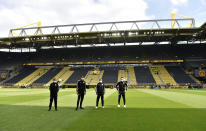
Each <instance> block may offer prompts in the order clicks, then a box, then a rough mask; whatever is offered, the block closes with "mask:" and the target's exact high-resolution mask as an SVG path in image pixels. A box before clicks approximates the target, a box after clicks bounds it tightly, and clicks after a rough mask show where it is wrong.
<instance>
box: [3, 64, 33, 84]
mask: <svg viewBox="0 0 206 131" xmlns="http://www.w3.org/2000/svg"><path fill="white" fill-rule="evenodd" d="M35 70H36V68H35V67H33V66H26V67H23V68H22V69H21V70H20V71H19V73H18V74H17V75H15V76H13V77H12V78H10V79H8V80H7V81H5V82H4V85H14V84H16V83H17V82H19V81H21V80H22V79H24V78H25V77H27V76H28V75H30V74H31V73H33V72H34V71H35Z"/></svg>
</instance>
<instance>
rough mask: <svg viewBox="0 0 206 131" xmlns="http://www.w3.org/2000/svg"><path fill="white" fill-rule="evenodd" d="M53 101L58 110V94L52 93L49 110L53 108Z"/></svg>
mask: <svg viewBox="0 0 206 131" xmlns="http://www.w3.org/2000/svg"><path fill="white" fill-rule="evenodd" d="M53 100H54V106H55V109H57V94H56V93H50V103H49V109H51V107H52V103H53Z"/></svg>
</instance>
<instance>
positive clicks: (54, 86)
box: [48, 79, 59, 111]
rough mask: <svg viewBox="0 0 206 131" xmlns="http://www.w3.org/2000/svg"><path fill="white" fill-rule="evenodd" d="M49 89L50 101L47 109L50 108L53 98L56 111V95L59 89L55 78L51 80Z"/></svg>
mask: <svg viewBox="0 0 206 131" xmlns="http://www.w3.org/2000/svg"><path fill="white" fill-rule="evenodd" d="M49 90H50V103H49V110H48V111H50V110H51V107H52V103H53V100H54V105H55V110H56V111H57V96H58V91H59V85H58V82H57V81H56V79H53V82H52V83H51V84H50V86H49Z"/></svg>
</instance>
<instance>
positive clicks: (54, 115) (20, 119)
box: [0, 90, 112, 131]
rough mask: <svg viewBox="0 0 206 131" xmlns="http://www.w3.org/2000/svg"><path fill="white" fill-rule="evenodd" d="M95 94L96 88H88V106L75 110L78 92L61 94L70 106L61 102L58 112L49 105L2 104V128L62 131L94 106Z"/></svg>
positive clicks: (86, 104)
mask: <svg viewBox="0 0 206 131" xmlns="http://www.w3.org/2000/svg"><path fill="white" fill-rule="evenodd" d="M110 94H112V91H107V93H106V97H107V96H109V95H110ZM60 96H61V95H60ZM94 96H95V92H94V90H88V91H87V94H86V96H85V100H84V103H85V107H86V108H85V110H79V111H75V110H74V109H75V108H74V107H73V106H74V105H75V106H76V99H77V95H76V94H72V95H65V96H61V97H60V100H59V102H60V103H61V101H64V102H67V103H68V104H67V105H68V106H67V105H64V104H66V103H62V104H63V106H61V104H60V106H59V107H58V108H59V111H58V112H55V111H51V112H48V111H47V109H48V107H47V106H32V105H29V106H28V105H1V106H0V110H4V112H0V116H1V118H2V119H3V120H2V119H0V123H1V124H2V126H0V130H14V128H15V130H21V131H27V130H30V131H36V130H42V131H50V130H52V131H59V130H61V131H62V130H63V129H65V127H68V126H71V125H72V124H73V123H74V122H75V121H76V120H77V119H79V118H81V117H82V115H84V114H85V113H87V112H88V111H89V110H90V109H91V108H94V107H91V106H93V105H94V103H93V102H94V100H95V97H94ZM68 100H70V101H68ZM35 104H36V103H34V105H35ZM71 104H74V105H71ZM43 105H45V104H43ZM47 105H48V102H47ZM66 106H67V107H66ZM8 114H9V115H8ZM7 125H9V126H7Z"/></svg>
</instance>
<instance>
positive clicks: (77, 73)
mask: <svg viewBox="0 0 206 131" xmlns="http://www.w3.org/2000/svg"><path fill="white" fill-rule="evenodd" d="M92 69H93V68H92V67H72V68H71V70H72V71H74V73H73V74H72V75H71V76H70V77H69V78H68V79H67V80H66V82H65V84H76V83H77V80H79V79H80V78H81V77H82V76H83V77H85V76H86V74H87V72H88V71H89V70H92ZM85 79H86V78H85Z"/></svg>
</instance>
